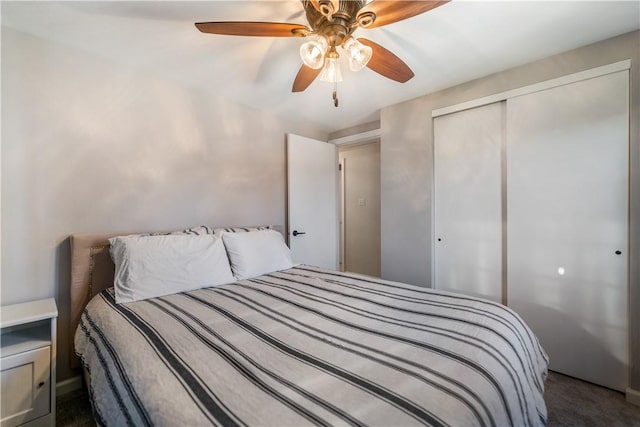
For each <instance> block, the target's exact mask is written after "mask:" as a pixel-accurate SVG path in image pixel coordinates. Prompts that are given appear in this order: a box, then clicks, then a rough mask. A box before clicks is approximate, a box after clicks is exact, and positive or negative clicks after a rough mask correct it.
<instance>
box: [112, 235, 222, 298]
mask: <svg viewBox="0 0 640 427" xmlns="http://www.w3.org/2000/svg"><path fill="white" fill-rule="evenodd" d="M109 243H111V258H112V259H113V262H114V263H115V266H116V269H115V276H114V287H115V291H116V292H115V293H116V303H118V304H120V303H123V302H132V301H139V300H143V299H147V298H153V297H158V296H162V295H168V294H173V293H177V292H184V291H190V290H193V289H199V288H204V287H207V286H216V285H222V284H225V283H232V282H234V281H235V279H234V278H233V273H232V272H231V268H230V266H229V260H228V259H227V254H226V252H225V249H224V245H223V243H222V240H221V239H220V237H217V236H214V235H200V236H196V235H159V236H137V235H135V236H121V237H114V238H111V239H109Z"/></svg>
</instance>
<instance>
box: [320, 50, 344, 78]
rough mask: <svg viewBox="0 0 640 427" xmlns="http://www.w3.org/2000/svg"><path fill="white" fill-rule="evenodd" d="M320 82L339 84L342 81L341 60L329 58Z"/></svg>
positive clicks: (326, 60) (325, 63) (325, 62)
mask: <svg viewBox="0 0 640 427" xmlns="http://www.w3.org/2000/svg"><path fill="white" fill-rule="evenodd" d="M320 80H321V81H323V82H330V83H338V82H341V81H342V73H341V72H340V58H339V57H337V56H335V57H329V56H327V59H325V61H324V68H323V69H322V73H321V74H320Z"/></svg>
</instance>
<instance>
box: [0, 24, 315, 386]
mask: <svg viewBox="0 0 640 427" xmlns="http://www.w3.org/2000/svg"><path fill="white" fill-rule="evenodd" d="M286 132H293V133H297V134H301V135H306V136H309V137H313V138H317V139H322V140H326V139H327V135H326V133H322V132H320V131H318V130H317V129H314V128H310V127H308V126H303V125H299V124H296V123H289V122H286V121H284V120H281V119H278V118H276V117H274V116H273V115H271V114H269V113H267V112H261V111H257V110H254V109H250V108H247V107H243V106H240V105H237V104H234V103H233V102H229V101H227V100H223V99H221V98H218V97H216V96H215V95H213V94H211V93H208V94H207V93H200V92H195V91H192V90H189V89H187V88H184V87H179V86H177V85H175V84H174V83H172V82H168V81H163V80H161V79H158V78H156V77H154V76H153V75H149V74H146V73H141V72H138V71H136V70H133V69H121V68H117V67H116V66H114V65H112V64H110V63H107V62H104V61H102V60H99V59H97V58H94V57H93V56H92V55H91V54H87V53H83V52H79V51H74V50H70V49H68V48H66V47H63V46H61V45H56V44H52V43H50V42H47V41H44V40H42V39H38V38H35V37H32V36H29V35H25V34H22V33H19V32H16V31H14V30H11V29H7V28H2V282H1V283H2V286H1V298H2V299H1V303H2V304H11V303H18V302H23V301H27V300H32V299H38V298H46V297H55V298H56V300H57V303H58V310H59V313H60V317H59V319H58V320H59V323H58V325H59V328H58V334H59V335H58V349H59V352H58V353H59V355H58V379H59V380H63V379H65V378H68V377H69V376H71V375H72V374H73V373H72V372H71V371H70V369H69V367H68V354H67V353H68V348H69V340H70V339H71V337H70V336H69V333H68V331H67V328H68V315H67V311H68V308H69V292H68V283H69V244H68V240H67V239H68V236H69V235H70V234H72V233H78V232H103V231H104V232H111V231H146V230H170V229H179V228H182V227H188V226H194V225H198V224H209V225H234V224H264V223H269V224H284V220H285V213H284V209H285V155H284V153H285V151H284V150H285V133H286Z"/></svg>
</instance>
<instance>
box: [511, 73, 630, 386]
mask: <svg viewBox="0 0 640 427" xmlns="http://www.w3.org/2000/svg"><path fill="white" fill-rule="evenodd" d="M628 81H629V80H628V72H627V71H624V72H618V73H614V74H609V75H605V76H601V77H597V78H593V79H589V80H584V81H580V82H577V83H572V84H569V85H565V86H561V87H556V88H553V89H548V90H544V91H541V92H537V93H533V94H529V95H524V96H521V97H518V98H513V99H509V100H508V101H507V141H508V142H507V165H508V167H507V171H508V172H507V200H508V205H507V223H508V228H507V236H508V238H507V241H508V244H507V247H508V274H507V277H508V305H509V306H510V307H511V308H513V309H515V310H516V311H517V312H518V313H519V314H520V315H521V316H522V317H523V318H524V319H525V321H526V322H527V323H528V324H529V325H530V326H531V327H532V329H533V330H534V332H535V333H536V335H537V336H538V337H539V339H540V340H541V343H542V345H543V347H544V348H545V350H546V351H547V352H548V354H549V356H550V358H551V365H550V368H551V369H552V370H556V371H559V372H562V373H566V374H568V375H572V376H576V377H579V378H583V379H586V380H588V381H591V382H594V383H596V384H601V385H604V386H607V387H610V388H614V389H617V390H624V388H625V387H626V365H627V277H626V274H627V239H628V228H627V224H628V201H627V200H628V122H629V110H628V108H629V98H628V94H629V86H628Z"/></svg>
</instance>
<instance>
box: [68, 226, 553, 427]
mask: <svg viewBox="0 0 640 427" xmlns="http://www.w3.org/2000/svg"><path fill="white" fill-rule="evenodd" d="M249 232H252V231H249ZM109 237H113V236H110V235H74V236H72V237H71V242H72V289H71V295H72V313H71V320H72V329H73V331H72V332H74V333H75V348H74V351H75V353H76V354H77V355H78V357H79V361H80V363H81V364H82V366H83V368H84V369H85V372H86V374H87V379H88V380H87V383H88V387H89V391H90V395H91V399H92V405H93V409H94V416H95V418H96V421H97V422H98V423H99V424H100V425H104V426H111V425H114V426H121V425H154V426H155V425H158V426H160V425H166V426H177V425H194V426H195V425H223V426H254V425H256V426H257V425H259V426H267V425H269V426H272V425H273V426H285V425H286V426H300V425H387V426H389V425H398V426H400V425H402V426H408V425H434V426H444V425H449V426H507V425H514V426H538V425H544V424H545V423H546V417H547V415H546V407H545V403H544V399H543V392H544V381H545V378H546V375H547V366H548V358H547V355H546V354H545V352H544V350H543V349H542V348H541V346H540V344H539V342H538V340H537V338H536V337H535V335H534V334H533V333H532V332H531V330H530V329H529V328H528V327H527V326H526V325H525V324H524V322H523V321H522V319H521V318H520V317H519V316H518V315H517V314H516V313H514V312H513V311H512V310H510V309H508V308H506V307H504V306H502V305H500V304H497V303H494V302H491V301H487V300H483V299H479V298H474V297H469V296H464V295H460V294H454V293H447V292H439V291H435V290H432V289H427V288H421V287H415V286H411V285H408V284H403V283H398V282H390V281H385V280H381V279H376V278H371V277H368V276H362V275H357V274H349V273H343V272H338V271H332V270H326V269H322V268H318V267H313V266H308V265H295V266H293V267H292V268H286V269H282V270H276V271H271V272H268V273H266V274H262V275H259V276H255V277H249V278H243V279H242V280H238V281H236V282H234V283H230V284H224V285H220V286H214V287H205V288H201V289H194V290H189V291H185V292H179V293H175V294H168V295H163V296H159V297H152V298H148V299H144V300H140V301H135V302H127V303H117V302H116V293H115V290H114V288H113V287H112V286H113V280H114V279H113V275H114V266H113V263H112V262H111V259H110V257H109V248H108V241H107V239H108V238H109ZM74 323H75V324H74ZM76 325H77V328H76Z"/></svg>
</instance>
